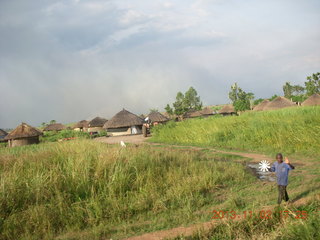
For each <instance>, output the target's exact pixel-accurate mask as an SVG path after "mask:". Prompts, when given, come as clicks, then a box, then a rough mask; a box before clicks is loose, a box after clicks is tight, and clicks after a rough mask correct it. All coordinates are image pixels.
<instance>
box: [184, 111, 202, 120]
mask: <svg viewBox="0 0 320 240" xmlns="http://www.w3.org/2000/svg"><path fill="white" fill-rule="evenodd" d="M196 117H201V112H200V111H197V110H193V109H192V110H189V111H187V112H185V113H184V114H183V115H182V119H188V118H196Z"/></svg>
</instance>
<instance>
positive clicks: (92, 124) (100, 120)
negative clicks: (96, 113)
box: [88, 117, 108, 127]
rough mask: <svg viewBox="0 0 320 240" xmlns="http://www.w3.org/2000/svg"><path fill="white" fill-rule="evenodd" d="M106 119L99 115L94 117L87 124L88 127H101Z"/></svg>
mask: <svg viewBox="0 0 320 240" xmlns="http://www.w3.org/2000/svg"><path fill="white" fill-rule="evenodd" d="M107 121H108V120H107V119H105V118H101V117H96V118H94V119H92V120H91V121H90V122H89V123H88V126H89V127H103V125H104V124H105V123H106V122H107Z"/></svg>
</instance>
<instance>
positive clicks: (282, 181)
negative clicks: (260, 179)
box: [269, 153, 294, 204]
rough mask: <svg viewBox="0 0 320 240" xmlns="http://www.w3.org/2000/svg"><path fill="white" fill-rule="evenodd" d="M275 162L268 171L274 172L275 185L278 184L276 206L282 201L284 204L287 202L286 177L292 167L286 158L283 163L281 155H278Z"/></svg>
mask: <svg viewBox="0 0 320 240" xmlns="http://www.w3.org/2000/svg"><path fill="white" fill-rule="evenodd" d="M276 158H277V161H276V162H274V163H273V164H272V166H271V168H270V169H269V170H270V171H271V172H275V173H276V175H277V183H278V192H279V195H278V204H280V203H281V201H282V200H284V201H285V202H288V201H289V196H288V193H287V185H288V175H289V171H290V170H292V169H294V166H293V165H291V163H290V162H289V159H288V158H287V157H286V158H285V162H283V156H282V154H281V153H278V154H277V156H276Z"/></svg>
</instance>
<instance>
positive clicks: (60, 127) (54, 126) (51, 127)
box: [43, 123, 67, 132]
mask: <svg viewBox="0 0 320 240" xmlns="http://www.w3.org/2000/svg"><path fill="white" fill-rule="evenodd" d="M65 129H67V127H66V126H64V125H63V124H61V123H52V124H49V125H48V126H46V127H45V128H44V129H43V131H45V132H50V131H55V132H59V131H62V130H65Z"/></svg>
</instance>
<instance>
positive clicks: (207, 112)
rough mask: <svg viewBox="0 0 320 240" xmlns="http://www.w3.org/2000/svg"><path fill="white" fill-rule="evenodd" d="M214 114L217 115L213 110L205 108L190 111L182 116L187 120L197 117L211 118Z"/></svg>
mask: <svg viewBox="0 0 320 240" xmlns="http://www.w3.org/2000/svg"><path fill="white" fill-rule="evenodd" d="M214 114H215V112H214V111H213V110H212V109H211V108H209V107H205V108H204V109H202V110H190V111H188V112H186V113H184V114H183V115H182V118H183V119H187V118H197V117H209V116H212V115H214Z"/></svg>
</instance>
